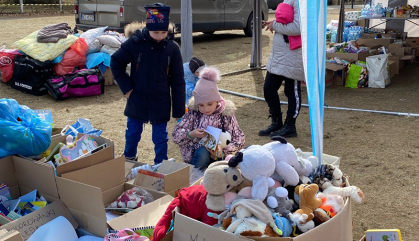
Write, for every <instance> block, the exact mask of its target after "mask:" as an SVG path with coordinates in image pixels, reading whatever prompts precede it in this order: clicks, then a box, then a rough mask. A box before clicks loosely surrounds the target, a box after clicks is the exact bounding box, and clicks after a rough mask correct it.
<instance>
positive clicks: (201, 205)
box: [153, 185, 221, 241]
mask: <svg viewBox="0 0 419 241" xmlns="http://www.w3.org/2000/svg"><path fill="white" fill-rule="evenodd" d="M207 194H208V193H207V191H205V189H204V186H203V185H195V186H191V187H187V188H182V189H181V190H180V191H179V194H178V196H177V197H176V198H175V199H174V200H173V201H172V202H171V203H170V205H169V206H168V207H167V209H166V212H165V213H164V215H163V217H162V218H161V219H160V221H159V222H158V223H157V225H156V227H155V228H154V233H153V241H160V240H161V239H162V238H163V237H164V236H166V233H167V230H168V229H169V227H170V222H171V220H172V211H173V210H174V209H175V208H176V207H179V209H180V213H181V214H183V215H185V216H188V217H190V218H193V219H195V220H198V221H201V222H203V223H206V224H208V225H211V226H212V225H214V224H217V222H218V220H217V219H215V218H212V217H209V216H208V215H207V214H208V212H211V213H217V214H220V213H221V212H214V211H212V210H210V209H208V208H207V206H206V205H205V201H206V200H207Z"/></svg>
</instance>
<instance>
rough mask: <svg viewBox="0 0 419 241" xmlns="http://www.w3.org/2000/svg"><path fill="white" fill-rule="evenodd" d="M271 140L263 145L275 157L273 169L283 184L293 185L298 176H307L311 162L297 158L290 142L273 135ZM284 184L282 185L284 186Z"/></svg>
mask: <svg viewBox="0 0 419 241" xmlns="http://www.w3.org/2000/svg"><path fill="white" fill-rule="evenodd" d="M271 140H273V142H269V143H267V144H265V145H263V148H265V149H266V150H268V151H269V152H270V153H272V155H273V157H274V158H275V170H276V172H277V173H278V174H279V175H280V176H281V177H282V178H283V179H284V181H285V185H292V186H295V185H297V184H298V181H299V180H300V177H299V176H309V175H310V173H311V171H312V165H311V162H309V161H308V160H306V159H302V158H299V157H298V156H297V152H296V151H295V148H294V146H293V145H291V143H288V142H287V140H286V139H285V138H283V137H281V136H273V137H272V138H271ZM285 185H284V186H285Z"/></svg>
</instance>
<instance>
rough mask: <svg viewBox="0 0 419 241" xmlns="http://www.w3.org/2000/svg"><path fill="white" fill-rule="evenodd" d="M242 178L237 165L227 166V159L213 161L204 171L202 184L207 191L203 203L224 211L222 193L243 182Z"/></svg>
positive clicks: (212, 208)
mask: <svg viewBox="0 0 419 241" xmlns="http://www.w3.org/2000/svg"><path fill="white" fill-rule="evenodd" d="M243 180H244V178H243V176H242V174H241V172H240V170H239V169H238V168H237V167H229V166H228V162H227V161H218V162H214V163H212V164H211V165H209V167H208V168H207V170H206V171H205V173H204V179H203V181H202V184H203V185H204V188H205V190H206V191H207V192H208V195H207V201H206V202H205V204H206V205H207V207H208V208H209V209H211V210H213V211H224V210H225V209H226V206H225V198H224V194H225V193H227V192H228V191H230V190H231V189H233V188H234V187H236V186H238V185H239V184H241V183H242V182H243Z"/></svg>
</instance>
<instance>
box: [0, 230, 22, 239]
mask: <svg viewBox="0 0 419 241" xmlns="http://www.w3.org/2000/svg"><path fill="white" fill-rule="evenodd" d="M3 231H4V232H3ZM0 241H23V238H22V235H20V233H19V232H18V231H15V230H12V231H9V232H8V231H6V230H0Z"/></svg>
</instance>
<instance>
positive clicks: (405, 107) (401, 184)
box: [0, 9, 419, 241]
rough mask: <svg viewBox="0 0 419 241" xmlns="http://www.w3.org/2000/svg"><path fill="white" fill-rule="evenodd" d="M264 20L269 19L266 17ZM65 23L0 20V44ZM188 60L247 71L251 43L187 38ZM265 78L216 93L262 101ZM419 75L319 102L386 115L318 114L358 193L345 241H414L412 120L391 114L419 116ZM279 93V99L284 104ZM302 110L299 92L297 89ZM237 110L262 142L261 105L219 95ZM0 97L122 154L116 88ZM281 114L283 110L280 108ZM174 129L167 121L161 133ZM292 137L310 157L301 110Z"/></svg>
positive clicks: (258, 75)
mask: <svg viewBox="0 0 419 241" xmlns="http://www.w3.org/2000/svg"><path fill="white" fill-rule="evenodd" d="M337 11H338V10H335V9H334V10H331V11H329V17H328V19H329V20H330V19H337V17H336V14H337ZM270 18H273V15H272V14H271V16H270ZM60 22H67V23H68V24H70V25H71V26H74V16H73V15H57V16H53V17H32V18H19V19H4V18H3V20H0V25H1V27H0V44H5V45H6V46H7V47H11V45H12V43H13V42H14V41H16V40H19V39H21V38H23V37H25V36H26V35H28V34H30V33H31V32H33V31H36V30H39V29H40V28H42V27H43V26H44V25H46V24H55V23H60ZM272 37H273V35H272V34H271V33H268V32H264V33H263V37H262V45H263V50H262V51H263V63H266V61H267V59H268V57H269V52H270V49H271V44H272ZM193 41H194V55H195V56H197V57H198V58H202V59H203V60H204V61H205V62H206V63H207V64H209V65H215V66H217V67H218V68H219V69H220V70H221V72H222V73H228V72H232V71H236V70H240V69H245V68H247V66H248V64H249V61H250V53H251V41H252V39H251V38H247V37H245V36H244V34H243V32H242V31H224V32H216V33H215V34H214V35H204V34H200V33H196V34H194V39H193ZM265 74H266V71H262V70H259V71H252V72H247V73H243V74H237V75H230V76H226V77H224V78H223V80H222V81H221V82H220V84H219V87H220V88H221V89H226V90H230V91H236V92H241V93H244V94H248V95H253V96H258V97H263V83H264V76H265ZM418 75H419V68H418V65H417V64H408V65H406V67H405V68H404V69H403V70H402V71H401V72H400V74H399V75H396V76H395V78H394V79H392V83H391V85H389V86H388V87H387V88H385V89H369V88H364V89H348V88H345V87H343V86H339V85H335V86H331V87H327V88H326V91H325V103H326V105H327V106H329V107H346V108H356V109H365V110H380V111H388V112H394V114H376V113H370V112H368V111H366V112H361V111H349V110H337V109H333V108H326V109H325V113H324V153H327V154H330V155H334V156H338V157H340V158H341V165H340V168H341V169H342V171H343V172H344V174H346V175H348V176H349V179H350V183H351V184H352V185H356V186H358V187H360V188H361V189H362V190H363V191H364V194H365V198H366V200H365V203H364V204H361V205H358V204H353V206H352V208H353V237H354V240H359V239H360V238H361V237H362V236H363V234H364V231H365V230H367V229H372V228H399V229H401V231H402V235H403V240H405V241H414V240H417V238H416V236H417V232H416V231H415V230H416V228H417V224H418V223H419V216H418V215H417V212H416V211H414V210H418V209H419V196H418V193H419V190H418V187H417V186H416V185H418V183H419V176H418V174H417V171H419V168H418V167H417V163H418V161H419V158H418V153H419V139H418V136H419V135H418V134H419V130H418V126H419V118H417V117H409V116H399V115H397V113H399V112H409V113H419V102H418V95H417V90H418V88H419V79H418V77H417V76H418ZM280 93H281V100H284V101H286V98H285V97H284V95H283V94H282V89H281V91H280ZM302 96H303V104H307V93H306V90H305V88H303V94H302ZM223 97H224V98H226V99H230V100H232V101H234V103H235V104H236V106H237V111H236V117H237V119H238V121H239V124H240V127H241V128H242V129H243V131H244V132H245V134H246V145H250V144H264V143H267V142H269V139H268V138H266V137H259V136H258V135H257V132H258V130H259V129H261V128H264V127H265V126H267V125H268V124H269V120H268V119H267V117H268V108H267V105H266V103H265V102H262V101H258V100H254V99H250V98H242V97H238V96H234V95H228V94H223ZM0 98H14V99H16V100H17V101H18V102H19V103H20V104H22V105H27V106H29V107H30V108H32V109H49V110H51V111H52V115H53V119H54V122H55V125H56V126H57V127H64V126H65V125H67V124H73V123H74V122H75V121H76V120H77V118H79V117H82V118H88V119H90V120H91V122H92V123H93V126H94V127H96V128H98V129H102V130H103V136H105V137H108V138H111V139H113V140H114V141H115V154H116V155H117V156H118V155H120V154H121V153H122V151H123V147H124V131H125V127H126V117H125V116H124V115H123V110H124V107H125V101H126V100H125V99H124V98H123V97H122V95H121V92H120V90H119V88H118V86H107V87H106V89H105V94H104V95H101V96H95V97H89V98H74V99H69V100H66V101H55V100H54V99H53V98H52V97H50V96H42V97H34V96H31V95H27V94H23V93H20V92H18V91H16V90H13V89H11V88H10V86H8V85H6V84H0ZM283 108H284V110H286V106H283ZM174 124H175V121H174V120H171V121H170V123H169V126H168V130H169V132H171V131H172V130H173V126H174ZM297 130H298V137H297V138H292V139H289V142H290V143H292V144H293V145H294V146H295V147H296V148H301V149H302V150H303V151H311V150H312V149H311V148H312V145H311V134H310V122H309V112H308V108H307V107H302V109H301V114H300V116H299V118H298V120H297ZM138 151H139V155H140V160H141V161H143V162H152V160H153V158H154V152H153V144H152V142H151V126H150V125H146V128H145V131H144V134H143V137H142V141H141V143H140V145H139V147H138ZM169 156H170V157H174V158H175V159H176V160H178V161H181V157H180V153H179V150H178V148H177V146H175V145H174V144H173V142H172V141H169Z"/></svg>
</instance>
